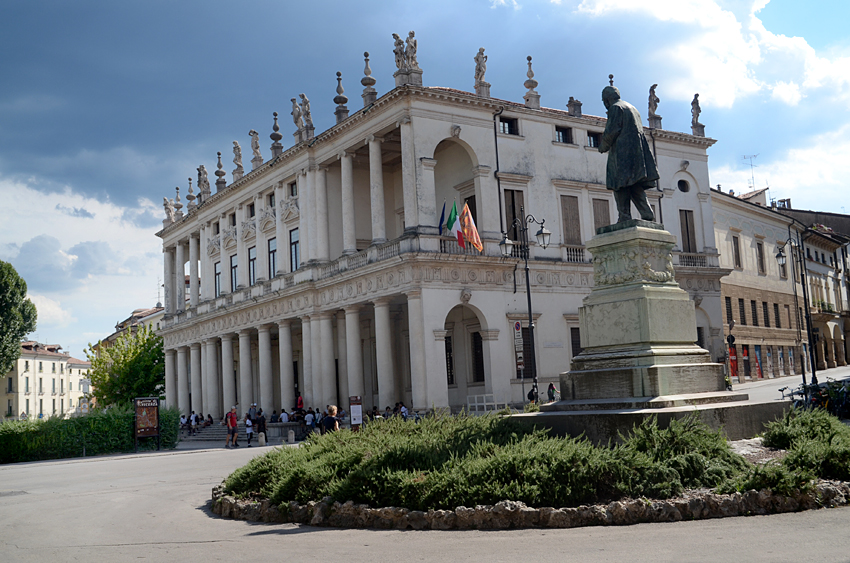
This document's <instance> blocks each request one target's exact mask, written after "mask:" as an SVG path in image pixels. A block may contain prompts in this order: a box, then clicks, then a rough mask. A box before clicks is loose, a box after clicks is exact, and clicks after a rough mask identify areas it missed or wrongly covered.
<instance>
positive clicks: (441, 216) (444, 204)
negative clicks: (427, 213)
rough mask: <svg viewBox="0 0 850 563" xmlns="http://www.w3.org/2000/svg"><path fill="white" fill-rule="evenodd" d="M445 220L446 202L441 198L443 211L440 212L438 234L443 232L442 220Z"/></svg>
mask: <svg viewBox="0 0 850 563" xmlns="http://www.w3.org/2000/svg"><path fill="white" fill-rule="evenodd" d="M445 220H446V202H445V200H443V212H442V213H440V235H442V234H443V221H445Z"/></svg>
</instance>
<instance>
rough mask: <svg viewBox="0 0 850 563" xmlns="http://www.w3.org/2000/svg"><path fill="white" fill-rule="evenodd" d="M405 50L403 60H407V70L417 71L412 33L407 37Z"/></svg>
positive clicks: (414, 40)
mask: <svg viewBox="0 0 850 563" xmlns="http://www.w3.org/2000/svg"><path fill="white" fill-rule="evenodd" d="M406 43H407V49H406V50H405V52H404V54H405V58H406V59H407V68H409V69H416V70H418V69H419V63H418V62H417V61H416V46H417V44H416V38H415V37H414V34H413V32H412V31H411V32H410V33H409V34H408V35H407V41H406Z"/></svg>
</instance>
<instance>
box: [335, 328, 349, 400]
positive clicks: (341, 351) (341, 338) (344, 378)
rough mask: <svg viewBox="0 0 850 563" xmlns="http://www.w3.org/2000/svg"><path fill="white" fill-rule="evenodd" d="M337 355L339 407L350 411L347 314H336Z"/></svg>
mask: <svg viewBox="0 0 850 563" xmlns="http://www.w3.org/2000/svg"><path fill="white" fill-rule="evenodd" d="M336 355H337V366H338V368H337V372H338V373H339V397H338V400H339V403H338V405H339V406H343V407H345V410H348V407H349V404H348V397H349V394H348V359H347V356H348V347H347V346H346V345H345V312H344V311H337V313H336Z"/></svg>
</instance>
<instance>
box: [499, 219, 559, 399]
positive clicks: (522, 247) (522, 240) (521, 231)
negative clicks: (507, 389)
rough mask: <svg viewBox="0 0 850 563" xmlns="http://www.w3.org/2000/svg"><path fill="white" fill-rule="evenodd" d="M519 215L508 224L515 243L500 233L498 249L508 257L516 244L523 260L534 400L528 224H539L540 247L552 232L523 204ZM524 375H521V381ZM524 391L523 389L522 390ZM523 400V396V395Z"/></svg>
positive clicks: (538, 238) (532, 323)
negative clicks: (516, 235) (526, 213)
mask: <svg viewBox="0 0 850 563" xmlns="http://www.w3.org/2000/svg"><path fill="white" fill-rule="evenodd" d="M519 214H520V217H519V218H517V217H514V220H513V221H512V222H511V224H510V225H508V230H510V229H513V228H515V229H516V231H517V234H518V235H519V240H518V241H517V242H516V243H515V242H513V241H512V240H511V239H509V238H508V234H507V233H502V241H501V242H500V243H499V249H500V250H501V251H502V256H504V257H505V258H510V257H511V256H512V255H513V247H514V246H517V248H518V249H519V253H520V256H521V257H522V258H523V260H525V296H526V299H527V300H528V343H529V345H530V346H531V360H532V362H531V363H532V365H533V366H534V379H533V383H532V387H531V391H532V393H533V395H534V400H535V401H536V400H537V397H538V388H537V354H536V352H535V349H534V316H533V315H532V314H531V282H530V279H529V274H528V255H529V248H528V226H529V225H531V224H532V223H533V224H535V225H540V228H539V229H538V230H537V233H536V234H535V238H536V239H537V244H538V245H539V246H540V248H544V249H545V248H546V247H547V246H549V239H550V238H551V237H552V233H551V232H550V231H549V229H547V228H546V225H545V223H546V219H543V220H541V221H538V220H537V218H535V217H534V215H528V216H526V215H525V208H524V206H520V208H519ZM524 380H525V377H523V381H524ZM523 392H524V391H523ZM523 400H525V397H523Z"/></svg>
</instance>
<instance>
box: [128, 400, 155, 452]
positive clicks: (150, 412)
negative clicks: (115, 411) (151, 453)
mask: <svg viewBox="0 0 850 563" xmlns="http://www.w3.org/2000/svg"><path fill="white" fill-rule="evenodd" d="M133 413H134V415H135V416H134V417H133V419H134V421H133V441H134V443H135V446H136V448H135V449H136V451H138V445H139V444H138V441H139V438H150V437H156V438H157V440H156V449H157V450H159V398H158V397H142V398H136V399H133Z"/></svg>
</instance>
